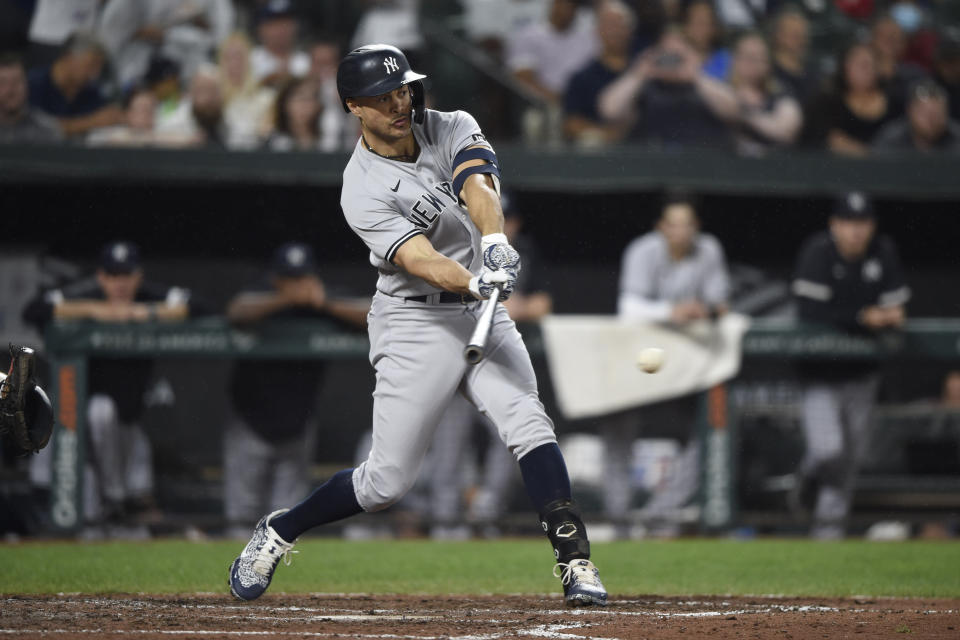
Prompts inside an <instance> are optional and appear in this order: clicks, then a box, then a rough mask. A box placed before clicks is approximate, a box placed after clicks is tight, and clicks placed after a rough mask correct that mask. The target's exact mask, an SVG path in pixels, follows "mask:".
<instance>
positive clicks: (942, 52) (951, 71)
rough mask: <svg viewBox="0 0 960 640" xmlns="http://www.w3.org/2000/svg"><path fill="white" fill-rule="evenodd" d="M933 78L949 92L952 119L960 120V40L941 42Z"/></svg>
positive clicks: (942, 40)
mask: <svg viewBox="0 0 960 640" xmlns="http://www.w3.org/2000/svg"><path fill="white" fill-rule="evenodd" d="M933 77H934V79H935V80H936V81H937V82H938V83H940V86H941V87H943V89H944V90H945V91H946V92H947V97H948V102H949V103H950V117H951V118H953V119H954V120H960V40H957V39H952V38H947V37H944V38H942V39H941V40H940V44H939V45H938V46H937V55H936V58H935V59H934V75H933Z"/></svg>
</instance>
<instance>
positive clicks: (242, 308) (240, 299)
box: [227, 291, 290, 324]
mask: <svg viewBox="0 0 960 640" xmlns="http://www.w3.org/2000/svg"><path fill="white" fill-rule="evenodd" d="M288 306H290V303H289V302H288V301H287V299H286V298H284V297H283V296H281V295H278V294H277V293H274V292H272V291H271V292H265V293H242V294H240V295H238V296H236V297H235V298H234V299H233V300H231V301H230V304H229V305H228V306H227V319H228V320H229V321H230V322H235V323H237V324H244V323H248V322H257V321H259V320H262V319H263V318H265V317H267V316H269V315H271V314H273V313H276V312H277V311H280V310H282V309H285V308H286V307H288Z"/></svg>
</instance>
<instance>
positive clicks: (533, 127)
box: [0, 0, 960, 156]
mask: <svg viewBox="0 0 960 640" xmlns="http://www.w3.org/2000/svg"><path fill="white" fill-rule="evenodd" d="M0 13H2V14H3V16H4V20H3V21H2V22H3V25H4V26H3V28H2V29H0V142H7V143H32V142H49V141H60V140H68V141H70V142H73V143H80V144H88V145H98V146H103V145H113V146H118V145H127V146H162V147H207V146H213V147H221V148H228V149H270V150H274V151H289V150H319V151H337V150H345V149H350V148H352V146H353V145H354V144H355V142H356V137H357V134H358V131H357V128H356V124H355V123H354V122H353V119H349V118H347V117H346V114H345V113H344V111H343V109H342V107H341V104H340V100H339V97H338V95H337V90H336V80H335V76H336V67H337V64H338V62H339V60H340V58H341V56H342V55H343V53H345V52H346V51H348V50H349V49H352V48H354V47H356V46H358V45H360V44H364V43H368V42H388V43H391V44H395V45H396V46H399V47H400V48H401V49H403V50H404V51H405V52H406V53H407V55H408V57H409V58H410V60H411V63H412V65H413V66H414V68H416V69H418V70H422V71H423V72H425V73H427V74H428V75H430V76H431V77H432V78H433V79H434V82H435V83H436V84H435V88H436V91H434V92H431V93H430V94H429V95H428V105H432V106H435V107H437V108H441V109H457V108H464V109H467V110H470V111H471V112H473V113H474V114H475V115H476V116H477V117H478V120H480V122H481V124H482V125H483V126H484V128H485V129H486V130H487V131H488V132H489V133H491V137H493V138H494V139H497V138H498V137H499V138H500V139H503V138H506V137H512V136H522V137H523V138H524V139H525V140H527V141H529V142H544V141H556V142H558V141H561V140H562V141H566V142H568V143H573V144H576V145H579V146H602V145H609V144H617V143H631V144H641V145H647V146H652V147H654V148H659V149H688V148H714V149H729V150H735V151H736V152H738V153H741V154H748V155H760V154H764V153H767V152H769V151H771V150H776V149H781V148H787V147H803V148H809V149H826V150H829V151H831V152H834V153H839V154H846V155H859V156H862V155H867V154H872V153H883V152H889V151H894V152H896V151H910V150H913V151H953V152H956V151H957V150H958V149H960V124H958V122H957V120H958V118H960V115H958V114H960V95H958V90H960V6H958V5H957V3H955V2H950V1H948V0H796V1H795V2H788V1H785V0H592V1H587V0H472V1H469V2H468V1H467V0H461V1H460V2H450V1H441V0H365V1H360V2H345V1H342V0H324V1H320V0H318V1H315V2H305V1H301V2H296V1H294V0H0ZM451 40H452V41H453V42H452V43H451ZM451 54H452V55H451ZM454 58H456V59H457V60H459V62H457V63H454V62H452V60H453V59H454ZM458 65H459V66H458ZM465 71H466V72H469V73H464V72H465ZM480 76H483V77H484V80H485V81H483V82H479V81H471V80H470V78H471V77H474V78H476V77H480ZM517 102H519V103H521V104H522V105H524V108H522V109H515V108H511V105H512V104H516V103H517Z"/></svg>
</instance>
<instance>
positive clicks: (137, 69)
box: [100, 0, 235, 86]
mask: <svg viewBox="0 0 960 640" xmlns="http://www.w3.org/2000/svg"><path fill="white" fill-rule="evenodd" d="M234 23H235V15H234V9H233V4H232V3H231V2H230V0H108V1H107V3H106V5H105V6H104V8H103V17H102V18H101V20H100V37H101V39H102V40H103V43H104V44H105V45H106V47H107V50H108V51H109V52H110V59H111V60H112V61H113V64H114V67H115V69H116V74H117V80H118V82H120V84H121V86H127V85H130V84H134V83H138V82H141V81H142V80H143V76H144V75H145V74H146V72H147V68H148V67H149V66H150V59H151V58H153V57H154V56H158V55H159V56H163V57H164V58H167V59H169V60H173V61H174V62H176V63H177V65H178V66H179V68H180V72H181V74H182V77H183V79H184V80H185V81H186V80H189V79H190V78H191V77H192V76H193V74H194V72H195V71H196V70H197V68H198V67H199V66H200V65H201V64H203V63H205V62H207V61H208V60H209V59H210V55H211V54H212V53H213V51H214V49H215V47H216V46H217V43H218V42H220V41H221V40H223V39H224V38H226V37H227V35H228V34H229V33H230V32H231V31H232V30H233V28H234Z"/></svg>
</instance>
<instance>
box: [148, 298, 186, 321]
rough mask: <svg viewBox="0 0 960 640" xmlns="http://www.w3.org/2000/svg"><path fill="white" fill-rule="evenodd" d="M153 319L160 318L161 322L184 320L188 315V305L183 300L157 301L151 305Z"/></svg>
mask: <svg viewBox="0 0 960 640" xmlns="http://www.w3.org/2000/svg"><path fill="white" fill-rule="evenodd" d="M151 311H152V313H151V315H152V318H151V319H153V320H162V321H163V322H179V321H180V320H186V319H187V316H188V315H190V307H189V306H188V305H187V304H186V303H183V302H178V303H177V304H164V303H158V304H155V305H153V306H152V307H151Z"/></svg>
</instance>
